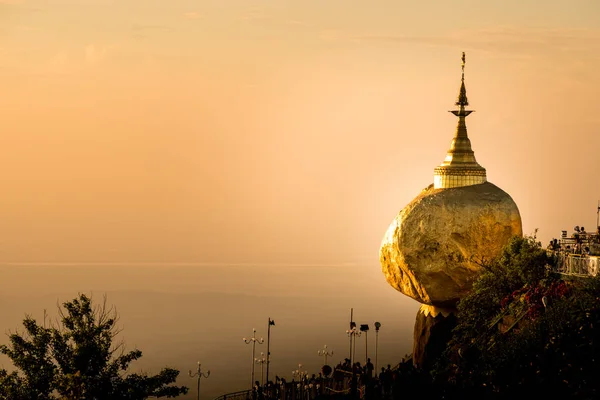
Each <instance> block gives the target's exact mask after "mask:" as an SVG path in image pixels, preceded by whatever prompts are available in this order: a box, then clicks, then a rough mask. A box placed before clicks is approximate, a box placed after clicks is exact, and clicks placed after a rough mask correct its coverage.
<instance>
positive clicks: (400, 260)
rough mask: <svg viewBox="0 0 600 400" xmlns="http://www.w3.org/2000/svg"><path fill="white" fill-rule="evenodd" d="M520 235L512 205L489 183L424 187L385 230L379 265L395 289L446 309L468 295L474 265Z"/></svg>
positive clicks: (477, 269)
mask: <svg viewBox="0 0 600 400" xmlns="http://www.w3.org/2000/svg"><path fill="white" fill-rule="evenodd" d="M522 233H523V232H522V225H521V216H520V214H519V209H518V208H517V205H516V204H515V202H514V201H513V199H512V198H511V197H510V196H509V195H508V194H507V193H506V192H504V191H503V190H502V189H500V188H498V187H497V186H495V185H494V184H492V183H490V182H485V183H481V184H475V185H469V186H463V187H455V188H444V189H435V188H434V185H430V186H428V187H427V188H426V189H424V190H423V191H422V192H421V194H419V195H418V196H417V197H416V198H415V199H414V200H413V201H412V202H410V203H409V204H408V205H407V206H406V207H404V209H402V210H401V211H400V213H398V215H397V216H396V218H395V219H394V221H393V222H392V224H391V225H390V227H389V228H388V230H387V232H386V234H385V237H384V239H383V241H382V244H381V249H380V261H381V266H382V270H383V273H384V274H385V277H386V280H387V281H388V283H389V284H390V285H392V286H393V287H394V288H395V289H397V290H398V291H400V292H402V293H404V294H405V295H407V296H409V297H412V298H413V299H415V300H417V301H419V302H421V303H423V304H427V305H432V306H436V307H449V308H452V307H454V306H455V305H456V303H457V301H458V300H459V299H461V298H462V297H464V296H465V295H467V294H468V293H469V291H470V289H471V286H472V283H473V280H474V279H475V278H476V277H477V275H478V273H479V272H480V270H481V268H482V267H481V265H480V264H481V263H482V262H485V261H489V260H491V259H492V258H494V257H496V256H497V255H499V254H500V251H501V250H502V248H503V247H504V245H505V244H506V243H508V241H509V240H510V238H511V237H513V236H515V235H522Z"/></svg>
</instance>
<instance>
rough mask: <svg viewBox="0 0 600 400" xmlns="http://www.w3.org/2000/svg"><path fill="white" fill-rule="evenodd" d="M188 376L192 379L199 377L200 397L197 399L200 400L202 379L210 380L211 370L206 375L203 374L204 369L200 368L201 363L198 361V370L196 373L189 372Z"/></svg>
mask: <svg viewBox="0 0 600 400" xmlns="http://www.w3.org/2000/svg"><path fill="white" fill-rule="evenodd" d="M188 375H189V376H190V378H195V377H197V379H198V397H197V399H198V400H200V378H208V377H209V376H210V370H208V371H206V374H204V373H203V372H202V368H201V366H200V361H198V368H197V369H196V372H194V373H192V370H189V372H188Z"/></svg>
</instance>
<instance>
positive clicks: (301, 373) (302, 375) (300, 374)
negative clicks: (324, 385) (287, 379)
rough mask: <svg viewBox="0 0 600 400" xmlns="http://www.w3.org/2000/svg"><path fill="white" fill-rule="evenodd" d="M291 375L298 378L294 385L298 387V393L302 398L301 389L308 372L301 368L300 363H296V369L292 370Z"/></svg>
mask: <svg viewBox="0 0 600 400" xmlns="http://www.w3.org/2000/svg"><path fill="white" fill-rule="evenodd" d="M292 376H293V377H294V378H297V379H298V383H297V384H296V387H297V388H298V394H299V395H300V397H301V398H302V389H303V387H304V381H305V380H306V379H307V378H308V372H306V371H303V370H302V364H298V369H297V370H295V371H292Z"/></svg>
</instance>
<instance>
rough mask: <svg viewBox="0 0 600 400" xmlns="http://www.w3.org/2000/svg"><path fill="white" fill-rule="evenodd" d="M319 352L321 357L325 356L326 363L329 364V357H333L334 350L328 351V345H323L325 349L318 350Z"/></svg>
mask: <svg viewBox="0 0 600 400" xmlns="http://www.w3.org/2000/svg"><path fill="white" fill-rule="evenodd" d="M317 354H318V355H320V356H321V357H323V356H324V357H325V365H327V357H331V356H332V355H333V350H331V353H330V352H328V351H327V345H324V346H323V350H318V351H317Z"/></svg>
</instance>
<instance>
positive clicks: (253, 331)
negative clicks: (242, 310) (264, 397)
mask: <svg viewBox="0 0 600 400" xmlns="http://www.w3.org/2000/svg"><path fill="white" fill-rule="evenodd" d="M242 340H243V341H244V343H246V344H250V343H252V375H251V382H250V390H252V388H253V387H254V354H256V343H258V344H263V343H264V342H265V341H264V339H263V338H260V339H257V338H256V329H252V337H251V338H250V339H246V338H242Z"/></svg>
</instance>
